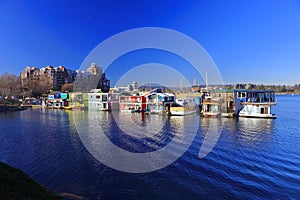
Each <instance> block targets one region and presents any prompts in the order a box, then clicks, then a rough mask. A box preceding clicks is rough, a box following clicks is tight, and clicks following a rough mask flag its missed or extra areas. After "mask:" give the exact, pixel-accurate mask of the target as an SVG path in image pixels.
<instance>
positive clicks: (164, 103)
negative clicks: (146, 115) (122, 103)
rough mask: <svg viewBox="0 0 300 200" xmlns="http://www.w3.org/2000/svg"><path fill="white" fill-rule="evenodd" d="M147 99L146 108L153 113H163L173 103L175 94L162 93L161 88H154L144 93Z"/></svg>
mask: <svg viewBox="0 0 300 200" xmlns="http://www.w3.org/2000/svg"><path fill="white" fill-rule="evenodd" d="M144 96H145V97H146V98H147V101H148V108H147V110H149V111H150V113H153V114H164V113H166V111H168V110H169V108H170V105H171V104H172V103H175V95H174V94H172V93H164V92H163V91H162V90H161V89H159V88H157V89H154V90H152V91H150V92H148V93H147V94H145V95H144Z"/></svg>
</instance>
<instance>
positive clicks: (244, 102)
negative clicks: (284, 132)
mask: <svg viewBox="0 0 300 200" xmlns="http://www.w3.org/2000/svg"><path fill="white" fill-rule="evenodd" d="M234 104H235V111H236V115H237V116H239V117H254V118H273V119H274V118H276V115H275V114H273V113H272V111H271V107H272V106H274V105H276V101H275V91H274V90H234Z"/></svg>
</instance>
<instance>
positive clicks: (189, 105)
mask: <svg viewBox="0 0 300 200" xmlns="http://www.w3.org/2000/svg"><path fill="white" fill-rule="evenodd" d="M193 113H196V102H195V98H184V99H176V103H172V104H171V106H170V115H182V116H183V115H189V114H193Z"/></svg>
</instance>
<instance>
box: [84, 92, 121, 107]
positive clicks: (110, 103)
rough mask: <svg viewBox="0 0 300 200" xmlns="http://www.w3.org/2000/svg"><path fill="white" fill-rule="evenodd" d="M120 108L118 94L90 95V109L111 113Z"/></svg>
mask: <svg viewBox="0 0 300 200" xmlns="http://www.w3.org/2000/svg"><path fill="white" fill-rule="evenodd" d="M118 108H119V94H117V93H99V92H97V93H88V109H89V110H101V111H111V110H118Z"/></svg>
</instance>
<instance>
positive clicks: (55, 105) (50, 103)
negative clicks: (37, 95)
mask: <svg viewBox="0 0 300 200" xmlns="http://www.w3.org/2000/svg"><path fill="white" fill-rule="evenodd" d="M68 106H69V102H68V94H67V93H61V92H58V93H56V94H54V95H48V99H47V101H46V108H50V109H65V107H68Z"/></svg>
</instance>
